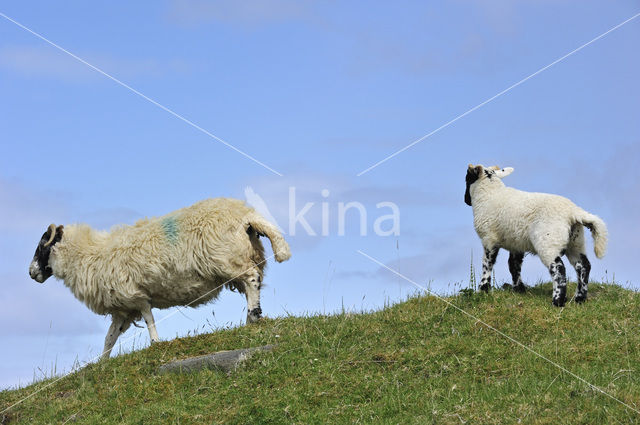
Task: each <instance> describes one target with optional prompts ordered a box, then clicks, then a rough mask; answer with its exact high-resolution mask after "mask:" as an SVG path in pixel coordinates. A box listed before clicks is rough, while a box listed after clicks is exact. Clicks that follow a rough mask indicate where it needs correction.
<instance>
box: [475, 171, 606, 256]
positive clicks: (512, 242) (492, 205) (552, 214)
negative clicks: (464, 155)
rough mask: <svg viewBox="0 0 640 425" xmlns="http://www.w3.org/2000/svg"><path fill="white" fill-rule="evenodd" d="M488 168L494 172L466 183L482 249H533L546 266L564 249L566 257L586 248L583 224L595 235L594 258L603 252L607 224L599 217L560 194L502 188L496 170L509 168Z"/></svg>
mask: <svg viewBox="0 0 640 425" xmlns="http://www.w3.org/2000/svg"><path fill="white" fill-rule="evenodd" d="M480 167H481V166H480ZM487 170H492V171H494V173H491V172H489V173H485V172H484V168H482V171H481V172H480V173H479V176H478V180H476V181H475V182H474V183H473V184H471V185H470V186H469V191H470V195H471V206H472V208H473V216H474V218H473V221H474V225H475V228H476V231H477V233H478V236H480V238H481V239H482V244H483V245H484V246H485V248H492V247H499V248H504V249H507V250H509V251H516V252H531V253H534V254H537V255H538V256H539V257H540V259H541V260H542V262H543V263H544V264H545V265H546V266H547V267H548V266H549V265H550V264H551V263H552V262H553V261H554V259H555V258H556V257H557V256H559V254H560V253H561V252H563V251H565V250H566V251H567V255H571V254H573V253H578V252H581V253H584V252H585V251H584V237H583V229H582V226H586V227H588V228H589V229H590V230H591V232H592V234H593V240H594V251H595V254H596V256H597V257H598V258H602V257H603V256H604V253H605V250H606V247H607V228H606V226H605V224H604V222H603V221H602V220H601V219H600V218H599V217H597V216H595V215H593V214H590V213H588V212H586V211H585V210H583V209H582V208H580V207H578V206H576V205H575V204H574V203H573V202H571V201H570V200H569V199H567V198H564V197H562V196H558V195H550V194H546V193H531V192H524V191H521V190H517V189H513V188H510V187H506V186H505V185H504V183H503V182H502V180H501V179H500V177H499V174H500V171H502V174H503V175H507V174H510V172H511V171H513V169H502V170H499V169H498V168H497V167H492V168H487ZM495 171H497V172H495ZM576 226H579V229H578V228H577V227H576ZM572 228H574V232H573V234H574V237H573V239H571V240H570V234H571V233H572V232H571V229H572Z"/></svg>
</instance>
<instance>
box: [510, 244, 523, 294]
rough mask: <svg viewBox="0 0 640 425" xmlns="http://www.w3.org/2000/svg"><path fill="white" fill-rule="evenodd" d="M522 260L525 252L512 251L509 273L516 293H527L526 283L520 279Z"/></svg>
mask: <svg viewBox="0 0 640 425" xmlns="http://www.w3.org/2000/svg"><path fill="white" fill-rule="evenodd" d="M522 260H524V253H523V252H515V251H511V252H510V253H509V271H510V272H511V278H512V279H513V290H514V291H516V292H524V291H525V286H524V282H523V281H522V278H521V277H520V271H521V270H522Z"/></svg>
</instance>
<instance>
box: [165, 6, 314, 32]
mask: <svg viewBox="0 0 640 425" xmlns="http://www.w3.org/2000/svg"><path fill="white" fill-rule="evenodd" d="M310 7H311V2H310V1H306V0H269V1H267V0H245V1H233V0H231V1H224V0H223V1H213V2H212V1H205V0H174V1H172V2H171V4H170V7H169V11H168V15H169V18H170V19H171V20H172V21H174V22H177V23H179V24H182V25H188V26H189V25H202V24H208V23H211V22H221V23H228V24H231V25H238V26H242V27H255V26H264V25H271V24H280V23H283V22H288V21H293V20H299V19H303V18H306V17H309V16H310V14H311V10H310Z"/></svg>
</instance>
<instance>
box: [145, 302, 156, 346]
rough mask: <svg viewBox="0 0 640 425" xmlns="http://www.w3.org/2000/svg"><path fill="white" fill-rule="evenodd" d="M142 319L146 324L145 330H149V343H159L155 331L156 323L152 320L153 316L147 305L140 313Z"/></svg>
mask: <svg viewBox="0 0 640 425" xmlns="http://www.w3.org/2000/svg"><path fill="white" fill-rule="evenodd" d="M140 312H141V313H142V318H143V319H144V321H145V323H146V324H147V329H148V330H149V338H150V339H151V343H152V344H153V343H154V342H158V341H160V338H159V337H158V331H157V330H156V321H155V320H153V314H152V313H151V306H150V305H147V306H145V308H143V309H142V310H141V311H140Z"/></svg>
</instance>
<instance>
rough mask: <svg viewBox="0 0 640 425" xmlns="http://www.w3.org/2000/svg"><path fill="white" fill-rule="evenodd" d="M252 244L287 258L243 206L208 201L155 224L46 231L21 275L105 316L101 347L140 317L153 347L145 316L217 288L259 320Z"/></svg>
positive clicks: (257, 252)
mask: <svg viewBox="0 0 640 425" xmlns="http://www.w3.org/2000/svg"><path fill="white" fill-rule="evenodd" d="M259 236H266V237H268V238H269V239H270V240H271V244H272V247H273V251H274V254H275V258H276V261H278V262H282V261H285V260H287V259H289V257H291V253H290V251H289V246H288V245H287V242H286V241H285V240H284V238H283V237H282V235H281V234H280V232H279V231H278V230H277V229H276V227H275V226H273V225H272V224H271V223H269V222H267V221H266V220H265V219H264V218H262V217H261V216H260V215H259V214H258V213H256V212H255V211H254V210H253V209H252V208H250V207H248V206H246V205H245V203H244V202H242V201H239V200H235V199H224V198H217V199H208V200H205V201H201V202H198V203H196V204H195V205H192V206H190V207H187V208H183V209H180V210H178V211H174V212H172V213H170V214H167V215H165V216H163V217H157V218H151V219H143V220H140V221H138V222H137V223H135V224H134V225H133V226H119V227H115V228H113V229H112V230H111V232H101V231H97V230H94V229H92V228H90V227H89V226H87V225H84V224H77V225H69V226H66V227H63V226H57V227H56V226H55V225H54V224H52V225H50V226H49V228H48V229H47V231H46V232H45V233H44V235H43V236H42V239H41V240H40V242H39V244H38V247H37V249H36V252H35V255H34V257H33V261H32V262H31V265H30V267H29V274H30V276H31V278H33V279H34V280H36V281H37V282H40V283H43V282H44V281H45V280H46V279H47V278H49V277H50V276H52V275H53V276H55V277H56V278H58V279H62V280H64V283H65V285H66V286H67V287H69V289H71V291H72V292H73V294H74V295H75V297H76V298H78V299H79V300H80V301H82V302H84V303H85V304H86V305H87V307H89V308H90V309H91V311H93V312H95V313H97V314H103V315H106V314H110V315H111V317H112V323H111V327H110V328H109V331H108V333H107V336H106V338H105V343H104V351H103V358H108V357H109V355H110V353H111V349H112V348H113V346H114V344H115V342H116V340H117V339H118V337H119V336H120V334H122V333H123V332H124V331H126V330H127V328H129V326H130V325H131V323H133V322H135V321H136V320H139V319H140V316H142V317H143V318H144V320H145V322H146V324H147V328H148V330H149V335H150V337H151V342H155V341H158V333H157V331H156V327H155V322H154V320H153V315H152V314H151V309H152V308H153V307H156V308H168V307H172V306H179V305H188V306H191V307H195V306H197V305H199V304H203V303H206V302H208V301H210V300H212V299H215V298H216V297H217V296H218V294H219V293H220V291H221V290H222V287H223V286H226V287H227V288H229V289H232V290H233V289H237V290H238V291H239V292H240V293H244V294H245V296H246V298H247V322H248V323H251V322H255V321H256V320H258V319H259V318H260V317H261V314H262V310H261V308H260V288H261V286H262V278H263V272H264V268H265V265H266V264H265V263H266V260H265V256H264V248H263V247H262V242H260V240H259Z"/></svg>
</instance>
